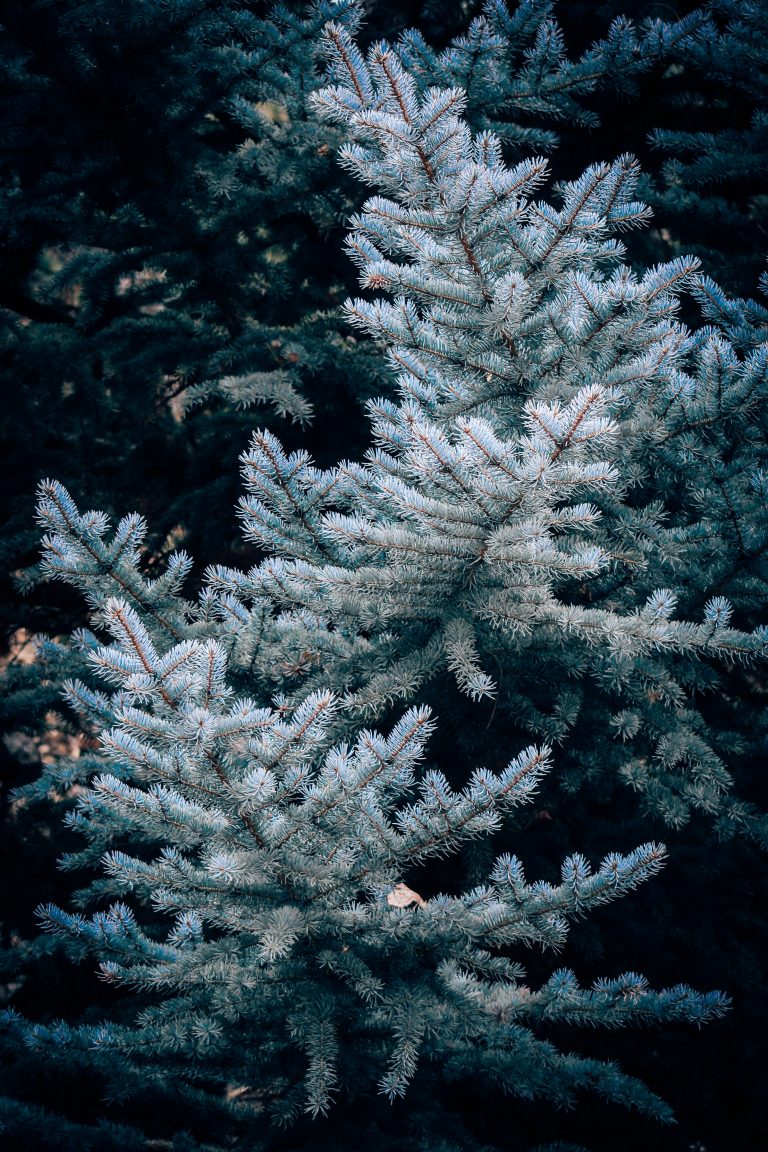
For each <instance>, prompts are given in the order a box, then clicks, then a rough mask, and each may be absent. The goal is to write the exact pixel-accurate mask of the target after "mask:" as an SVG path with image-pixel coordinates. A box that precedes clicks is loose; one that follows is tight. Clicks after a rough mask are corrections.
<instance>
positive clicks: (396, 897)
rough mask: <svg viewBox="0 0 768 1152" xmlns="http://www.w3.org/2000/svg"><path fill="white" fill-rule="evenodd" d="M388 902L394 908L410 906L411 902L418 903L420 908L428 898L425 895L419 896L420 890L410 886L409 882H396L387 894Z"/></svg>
mask: <svg viewBox="0 0 768 1152" xmlns="http://www.w3.org/2000/svg"><path fill="white" fill-rule="evenodd" d="M387 904H389V905H390V906H391V907H392V908H410V906H411V904H418V906H419V907H420V908H423V907H424V905H425V904H426V900H425V899H424V897H423V896H419V894H418V892H414V890H413V888H409V887H408V885H407V884H395V886H394V888H393V889H392V891H391V892H390V893H389V895H388V896H387Z"/></svg>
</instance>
